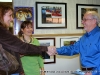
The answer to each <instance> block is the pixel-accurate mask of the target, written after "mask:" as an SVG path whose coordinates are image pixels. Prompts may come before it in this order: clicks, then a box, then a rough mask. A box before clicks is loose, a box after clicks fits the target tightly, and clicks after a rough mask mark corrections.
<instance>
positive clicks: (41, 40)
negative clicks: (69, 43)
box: [37, 38, 56, 64]
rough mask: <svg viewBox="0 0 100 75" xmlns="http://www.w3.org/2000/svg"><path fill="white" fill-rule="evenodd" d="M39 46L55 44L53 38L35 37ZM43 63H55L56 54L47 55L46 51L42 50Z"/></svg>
mask: <svg viewBox="0 0 100 75" xmlns="http://www.w3.org/2000/svg"><path fill="white" fill-rule="evenodd" d="M37 39H38V40H39V43H40V46H55V38H37ZM42 57H43V59H44V64H51V63H56V56H55V55H54V56H49V55H48V54H47V53H46V52H42Z"/></svg>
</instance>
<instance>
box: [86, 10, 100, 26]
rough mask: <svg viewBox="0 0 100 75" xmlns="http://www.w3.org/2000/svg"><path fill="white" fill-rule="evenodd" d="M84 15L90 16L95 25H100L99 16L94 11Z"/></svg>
mask: <svg viewBox="0 0 100 75" xmlns="http://www.w3.org/2000/svg"><path fill="white" fill-rule="evenodd" d="M86 13H88V14H91V16H92V18H93V19H96V21H97V25H99V23H100V15H99V14H98V13H97V12H96V11H87V12H86Z"/></svg>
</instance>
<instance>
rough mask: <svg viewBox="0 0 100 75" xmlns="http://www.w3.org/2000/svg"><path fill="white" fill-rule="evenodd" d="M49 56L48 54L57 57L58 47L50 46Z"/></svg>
mask: <svg viewBox="0 0 100 75" xmlns="http://www.w3.org/2000/svg"><path fill="white" fill-rule="evenodd" d="M47 54H48V55H49V56H53V55H56V54H57V51H56V47H55V46H49V47H48V51H47Z"/></svg>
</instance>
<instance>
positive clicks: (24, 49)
mask: <svg viewBox="0 0 100 75" xmlns="http://www.w3.org/2000/svg"><path fill="white" fill-rule="evenodd" d="M0 43H1V44H2V46H3V48H4V49H7V50H12V51H15V52H19V53H21V54H32V55H36V54H41V52H42V51H45V52H46V51H48V48H47V47H46V46H35V45H31V44H27V43H24V42H22V41H21V40H20V39H19V38H17V37H16V36H14V35H13V34H11V33H10V32H9V31H8V30H6V29H5V28H4V27H2V26H0Z"/></svg>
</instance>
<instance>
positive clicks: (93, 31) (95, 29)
mask: <svg viewBox="0 0 100 75" xmlns="http://www.w3.org/2000/svg"><path fill="white" fill-rule="evenodd" d="M99 30H100V28H99V26H96V27H95V28H94V29H93V30H92V31H90V32H89V33H86V36H87V37H89V36H90V35H91V34H92V35H94V34H95V33H96V32H97V31H99Z"/></svg>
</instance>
